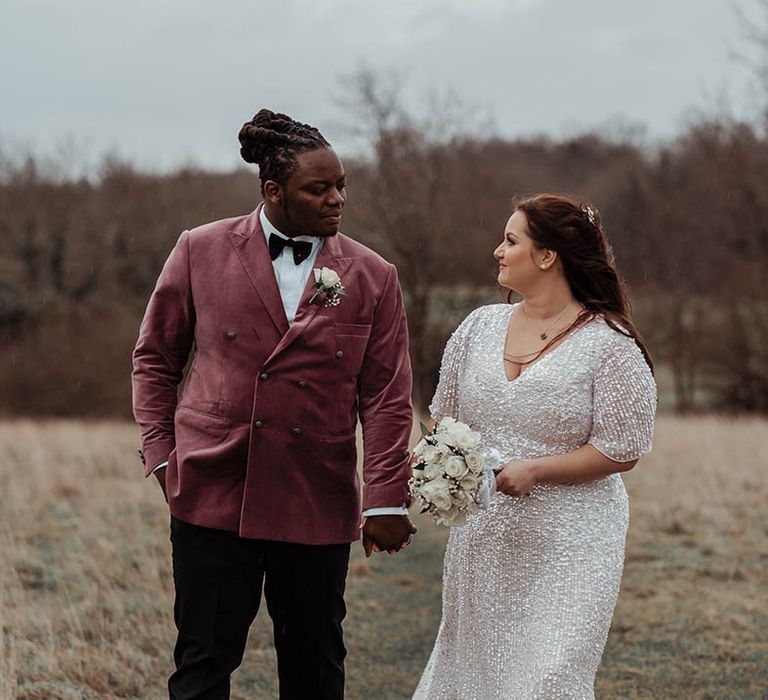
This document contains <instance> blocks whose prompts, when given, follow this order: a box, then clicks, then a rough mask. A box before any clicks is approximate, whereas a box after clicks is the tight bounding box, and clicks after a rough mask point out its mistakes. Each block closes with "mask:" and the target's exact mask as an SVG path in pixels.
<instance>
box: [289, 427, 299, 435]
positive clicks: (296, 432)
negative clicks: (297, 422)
mask: <svg viewBox="0 0 768 700" xmlns="http://www.w3.org/2000/svg"><path fill="white" fill-rule="evenodd" d="M291 432H292V433H293V434H294V435H301V428H291Z"/></svg>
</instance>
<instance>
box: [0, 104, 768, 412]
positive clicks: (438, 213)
mask: <svg viewBox="0 0 768 700" xmlns="http://www.w3.org/2000/svg"><path fill="white" fill-rule="evenodd" d="M369 133H370V137H371V140H370V143H371V146H372V148H371V151H370V155H369V156H368V157H366V158H365V159H358V160H354V161H347V162H346V166H347V170H348V182H349V191H348V196H349V201H348V206H347V213H346V216H345V220H344V222H343V227H342V228H343V230H344V231H345V232H346V233H348V234H349V235H352V236H353V237H355V238H357V239H358V240H360V241H362V242H363V243H366V244H368V245H370V246H371V247H373V248H374V249H376V250H378V251H379V252H381V253H382V254H383V255H384V256H386V257H387V258H388V259H390V260H391V261H392V262H394V263H395V264H396V265H397V267H398V270H399V273H400V279H401V283H402V285H403V288H404V289H405V292H406V301H407V306H408V313H409V323H410V326H411V352H412V358H413V365H414V369H415V373H416V388H415V399H416V402H417V404H418V405H419V406H420V407H423V405H424V404H425V403H426V402H427V401H428V400H429V397H430V396H431V392H432V390H433V388H434V384H435V381H436V378H437V371H438V368H439V362H440V354H441V352H442V347H443V345H444V343H445V340H446V338H447V336H448V335H449V333H450V332H451V331H452V329H453V328H454V327H455V326H456V325H457V323H458V322H459V320H460V319H461V317H462V316H463V315H464V314H465V313H466V312H467V311H468V310H469V308H470V307H471V306H472V305H474V304H477V303H485V302H488V301H491V302H493V301H496V300H498V299H499V296H498V294H497V289H496V287H495V264H494V261H493V259H492V257H491V252H492V251H493V249H494V247H495V246H496V245H497V244H498V242H499V241H500V240H501V235H502V230H503V227H504V224H505V222H506V219H507V217H508V216H509V214H510V204H511V201H512V198H513V196H514V195H516V194H524V193H534V192H539V191H551V192H567V193H572V194H576V195H578V196H580V197H583V198H585V199H587V200H588V201H590V202H592V203H593V204H594V205H596V206H597V207H598V208H599V209H600V211H601V213H602V216H603V220H604V223H605V227H606V230H607V232H608V235H609V237H610V239H611V241H612V243H613V247H614V251H615V254H616V258H617V261H618V264H619V266H620V269H621V271H622V273H623V276H624V277H625V279H626V280H627V282H628V284H629V286H630V290H631V296H632V299H633V301H634V304H635V314H636V320H637V325H638V327H639V328H640V330H641V332H642V333H643V334H644V336H645V339H646V341H647V343H648V345H649V347H650V349H651V352H652V354H653V356H654V359H655V361H656V362H657V366H658V367H659V376H660V378H661V379H663V382H665V383H666V385H667V386H668V387H669V391H668V392H667V395H666V399H665V401H666V403H667V405H668V406H669V407H672V408H675V409H677V410H681V411H685V410H709V409H713V408H714V409H727V410H740V411H762V412H765V411H766V410H768V286H767V285H766V270H768V139H766V136H765V135H764V134H761V133H760V132H758V131H757V130H756V128H754V127H752V126H749V125H746V124H741V123H725V122H723V123H719V122H708V123H699V124H697V125H695V126H692V127H690V128H689V129H688V131H687V132H686V133H684V134H682V135H681V136H680V137H679V138H678V139H676V140H675V141H674V142H673V143H669V144H667V145H665V146H664V147H655V148H653V149H648V148H643V147H641V146H639V145H637V144H635V143H633V142H632V141H631V140H626V141H625V140H622V139H616V138H610V139H609V138H604V137H602V136H601V135H600V134H598V133H592V134H587V135H582V136H579V137H575V138H570V139H567V140H561V141H554V140H547V139H531V140H518V141H504V140H499V139H497V138H494V139H485V138H483V137H482V136H478V135H477V134H475V135H472V136H466V135H454V136H450V137H449V136H445V135H444V134H439V132H436V131H434V130H432V129H429V128H426V127H424V126H419V125H416V124H415V123H414V122H413V121H409V120H405V119H392V118H390V115H389V114H383V113H380V114H378V116H377V115H376V114H374V118H373V119H372V120H371V121H370V123H369ZM436 133H437V134H439V135H437V136H436V135H435V134H436ZM259 199H260V196H259V181H258V177H257V174H256V173H255V172H251V171H247V170H245V169H243V170H239V171H236V172H233V173H230V174H212V173H207V172H203V171H201V170H196V169H190V168H187V169H183V170H179V171H178V172H175V173H172V174H169V175H162V176H161V175H151V174H147V173H143V172H139V171H138V170H136V169H134V168H133V167H131V165H130V164H127V163H124V162H118V161H115V160H110V159H107V160H105V162H104V163H103V165H102V169H101V172H100V175H99V176H98V177H95V178H91V179H88V180H85V179H83V180H79V181H75V180H72V179H65V178H60V177H57V176H56V175H55V174H54V173H51V172H49V171H48V170H47V169H44V168H42V167H41V166H40V164H39V163H37V162H36V161H35V160H34V159H33V158H29V159H27V160H26V161H25V162H15V163H10V162H7V161H6V162H4V163H2V162H0V336H1V338H2V345H1V346H0V413H2V414H5V415H11V414H24V415H36V416H40V415H90V416H103V415H129V413H130V380H129V373H130V353H131V349H132V347H133V343H134V342H135V338H136V334H137V330H138V324H139V321H140V319H141V315H142V313H143V310H144V306H145V304H146V302H147V299H148V296H149V294H150V292H151V290H152V287H153V284H154V282H155V280H156V277H157V275H158V273H159V271H160V268H161V266H162V264H163V261H164V260H165V258H166V256H167V255H168V252H169V251H170V249H171V247H172V246H173V244H174V242H175V240H176V238H177V236H178V235H179V233H180V232H181V231H182V230H183V229H185V228H191V227H194V226H197V225H199V224H201V223H204V222H206V221H210V220H213V219H217V218H222V217H227V216H233V215H237V214H241V213H245V212H248V211H250V210H252V209H253V208H254V207H255V205H256V204H257V202H258V201H259Z"/></svg>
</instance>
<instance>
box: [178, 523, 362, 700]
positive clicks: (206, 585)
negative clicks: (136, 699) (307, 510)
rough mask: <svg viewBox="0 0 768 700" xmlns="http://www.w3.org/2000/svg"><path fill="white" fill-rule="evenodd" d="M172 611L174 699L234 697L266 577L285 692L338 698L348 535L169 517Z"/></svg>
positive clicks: (293, 698)
mask: <svg viewBox="0 0 768 700" xmlns="http://www.w3.org/2000/svg"><path fill="white" fill-rule="evenodd" d="M171 543H172V545H173V580H174V586H175V589H176V601H175V604H174V619H175V621H176V627H177V629H178V637H177V640H176V647H175V649H174V661H175V662H176V671H175V672H174V673H173V674H172V675H171V677H170V678H169V680H168V691H169V697H170V698H171V700H192V699H193V698H194V699H195V700H220V699H224V698H229V683H230V674H231V673H232V672H233V671H234V670H235V669H236V668H237V667H238V666H239V665H240V663H241V662H242V660H243V653H244V652H245V645H246V642H247V639H248V629H249V628H250V626H251V623H252V622H253V619H254V618H255V617H256V613H257V612H258V609H259V603H260V601H261V591H262V585H263V586H264V597H265V599H266V601H267V610H268V611H269V615H270V617H271V618H272V624H273V630H274V640H275V650H276V651H277V672H278V679H279V682H280V700H340V699H341V698H343V697H344V658H345V657H346V654H347V650H346V649H345V647H344V642H343V639H342V630H341V623H342V620H343V619H344V616H345V614H346V607H345V605H344V586H345V582H346V577H347V568H348V564H349V547H350V546H349V544H334V545H306V544H293V543H290V542H271V541H267V540H248V539H243V538H241V537H239V536H238V535H237V533H234V532H226V531H223V530H213V529H210V528H206V527H200V526H198V525H192V524H190V523H185V522H183V521H181V520H178V519H177V518H174V517H172V518H171Z"/></svg>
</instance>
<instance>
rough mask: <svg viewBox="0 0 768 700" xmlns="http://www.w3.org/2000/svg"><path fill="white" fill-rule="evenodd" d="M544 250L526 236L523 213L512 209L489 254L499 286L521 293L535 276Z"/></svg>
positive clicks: (525, 223)
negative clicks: (502, 231)
mask: <svg viewBox="0 0 768 700" xmlns="http://www.w3.org/2000/svg"><path fill="white" fill-rule="evenodd" d="M546 253H547V251H546V249H543V248H538V247H537V246H536V245H534V242H533V239H532V238H531V237H530V236H529V235H528V221H527V220H526V218H525V214H523V212H521V211H516V212H515V213H514V214H512V216H510V217H509V221H507V225H506V228H505V229H504V240H502V242H501V244H500V245H499V246H498V248H496V250H494V251H493V257H494V258H496V260H497V261H498V263H499V275H498V277H497V278H496V279H497V281H498V283H499V284H500V285H501V286H502V287H506V288H507V289H514V290H515V291H516V292H520V293H521V294H525V293H526V291H527V290H528V289H530V287H531V285H532V284H533V283H534V282H535V281H537V280H538V279H539V277H540V275H541V265H542V264H543V260H544V258H545V257H546Z"/></svg>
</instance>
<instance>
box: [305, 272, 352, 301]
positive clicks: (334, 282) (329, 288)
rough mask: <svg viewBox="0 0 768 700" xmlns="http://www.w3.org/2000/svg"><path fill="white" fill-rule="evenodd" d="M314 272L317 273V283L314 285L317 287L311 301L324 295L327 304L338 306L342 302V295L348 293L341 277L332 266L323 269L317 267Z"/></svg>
mask: <svg viewBox="0 0 768 700" xmlns="http://www.w3.org/2000/svg"><path fill="white" fill-rule="evenodd" d="M313 272H314V273H315V283H314V284H313V285H312V286H313V287H314V288H315V293H314V294H313V295H312V298H311V299H310V300H309V303H310V304H311V303H312V302H313V301H314V300H315V298H316V297H318V296H322V298H323V301H324V302H325V305H326V306H338V305H339V304H340V303H341V297H343V296H346V294H347V293H346V291H344V285H343V284H342V283H341V277H339V275H338V273H337V272H335V271H334V270H331V268H330V267H324V268H322V269H320V268H319V267H316V268H315V269H314V270H313Z"/></svg>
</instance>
